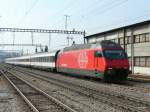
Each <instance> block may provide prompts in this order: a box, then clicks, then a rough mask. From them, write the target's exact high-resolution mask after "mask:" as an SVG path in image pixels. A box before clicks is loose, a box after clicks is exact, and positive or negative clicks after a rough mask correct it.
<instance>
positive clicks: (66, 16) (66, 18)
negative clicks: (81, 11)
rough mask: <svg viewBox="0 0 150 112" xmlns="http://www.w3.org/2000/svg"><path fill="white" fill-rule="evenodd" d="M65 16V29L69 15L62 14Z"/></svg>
mask: <svg viewBox="0 0 150 112" xmlns="http://www.w3.org/2000/svg"><path fill="white" fill-rule="evenodd" d="M64 16H65V30H67V27H68V18H69V17H70V16H69V15H67V14H66V15H64Z"/></svg>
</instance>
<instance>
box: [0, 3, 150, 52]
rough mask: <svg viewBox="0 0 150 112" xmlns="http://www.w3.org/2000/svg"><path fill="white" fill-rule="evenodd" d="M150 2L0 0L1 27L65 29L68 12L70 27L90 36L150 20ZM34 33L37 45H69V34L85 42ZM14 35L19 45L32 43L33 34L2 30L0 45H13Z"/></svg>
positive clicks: (10, 48) (12, 48)
mask: <svg viewBox="0 0 150 112" xmlns="http://www.w3.org/2000/svg"><path fill="white" fill-rule="evenodd" d="M149 4H150V0H0V27H1V28H33V29H34V28H35V29H50V30H54V29H56V30H64V29H65V16H64V15H69V17H68V21H67V23H68V25H67V29H68V30H73V29H75V30H78V31H84V30H85V31H86V35H91V34H95V33H99V32H102V31H107V30H110V29H113V28H118V27H121V26H125V25H129V24H133V23H137V22H142V21H145V20H149V19H150V7H149ZM14 35H15V36H14ZM33 36H34V43H35V44H42V45H48V46H49V47H50V48H49V49H50V50H54V49H59V48H62V47H65V46H67V45H68V43H67V39H66V37H67V36H69V37H71V38H73V40H74V41H75V42H76V43H77V44H82V43H83V36H81V35H64V34H51V35H49V34H38V33H34V34H33ZM49 36H50V37H51V40H50V41H49ZM13 37H14V38H15V41H14V42H15V43H16V44H18V43H19V44H27V43H28V44H30V43H31V34H30V33H15V34H13V33H10V32H0V44H4V43H7V44H9V43H10V44H12V42H13ZM71 43H72V40H70V43H69V44H70V45H71ZM0 50H24V53H27V52H28V53H33V52H34V50H35V47H24V46H0ZM38 50H39V49H38Z"/></svg>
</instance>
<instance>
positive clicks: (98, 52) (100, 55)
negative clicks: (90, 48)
mask: <svg viewBox="0 0 150 112" xmlns="http://www.w3.org/2000/svg"><path fill="white" fill-rule="evenodd" d="M94 56H95V57H102V52H101V51H95V52H94Z"/></svg>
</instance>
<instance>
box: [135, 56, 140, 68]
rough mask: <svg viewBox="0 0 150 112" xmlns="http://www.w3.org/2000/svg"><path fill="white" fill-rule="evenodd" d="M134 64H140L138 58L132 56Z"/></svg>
mask: <svg viewBox="0 0 150 112" xmlns="http://www.w3.org/2000/svg"><path fill="white" fill-rule="evenodd" d="M134 66H140V58H139V57H134Z"/></svg>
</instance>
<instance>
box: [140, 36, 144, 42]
mask: <svg viewBox="0 0 150 112" xmlns="http://www.w3.org/2000/svg"><path fill="white" fill-rule="evenodd" d="M140 42H141V43H142V42H145V34H141V35H140Z"/></svg>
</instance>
